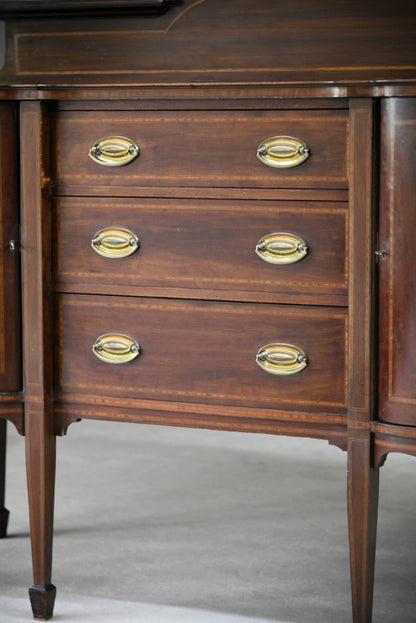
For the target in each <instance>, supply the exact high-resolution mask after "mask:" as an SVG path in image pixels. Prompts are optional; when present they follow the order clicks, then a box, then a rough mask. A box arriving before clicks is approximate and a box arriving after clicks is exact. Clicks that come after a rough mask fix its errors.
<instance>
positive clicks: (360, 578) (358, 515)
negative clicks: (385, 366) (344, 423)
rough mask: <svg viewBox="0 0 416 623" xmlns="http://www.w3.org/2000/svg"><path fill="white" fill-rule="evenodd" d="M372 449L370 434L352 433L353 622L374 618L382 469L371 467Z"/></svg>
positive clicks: (349, 472)
mask: <svg viewBox="0 0 416 623" xmlns="http://www.w3.org/2000/svg"><path fill="white" fill-rule="evenodd" d="M359 433H362V431H359ZM370 449H371V448H370V442H369V435H368V434H365V433H364V434H361V435H359V434H358V435H357V437H355V438H352V439H351V437H350V447H349V457H348V459H349V466H348V523H349V537H350V562H351V587H352V609H353V623H371V622H372V609H373V586H374V566H375V554H376V537H377V514H378V512H377V511H378V494H379V470H378V469H376V468H373V467H371V453H370Z"/></svg>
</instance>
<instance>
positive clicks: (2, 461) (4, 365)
mask: <svg viewBox="0 0 416 623" xmlns="http://www.w3.org/2000/svg"><path fill="white" fill-rule="evenodd" d="M17 140H18V132H17V107H16V105H15V104H14V103H11V102H10V103H9V102H0V240H1V249H0V392H1V393H2V394H3V400H0V538H3V537H5V536H6V532H7V522H8V517H9V511H8V510H7V508H6V507H5V473H6V432H7V427H6V419H9V418H10V416H11V414H10V405H11V401H14V400H16V401H19V400H21V396H20V395H18V392H19V391H20V390H21V386H22V385H21V374H22V372H21V354H20V349H21V329H20V326H21V322H20V280H19V272H20V258H19V210H18V205H19V203H18V185H19V183H18V169H17ZM13 406H17V405H13ZM11 417H12V419H13V416H11ZM3 418H6V419H3Z"/></svg>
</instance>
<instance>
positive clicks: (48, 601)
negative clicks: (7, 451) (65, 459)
mask: <svg viewBox="0 0 416 623" xmlns="http://www.w3.org/2000/svg"><path fill="white" fill-rule="evenodd" d="M42 411H43V409H42V408H41V405H33V404H32V405H31V409H30V412H29V413H27V417H26V469H27V485H28V497H29V514H30V533H31V542H32V564H33V580H34V585H33V586H32V588H30V589H29V596H30V602H31V605H32V611H33V616H34V618H35V619H38V620H41V621H46V620H47V619H50V618H51V617H52V614H53V607H54V603H55V594H56V588H55V586H53V584H52V582H51V574H52V540H53V513H54V494H55V458H56V443H55V435H54V432H53V430H52V426H51V425H50V422H51V418H48V417H45V415H44V413H43V412H42ZM48 422H49V424H48Z"/></svg>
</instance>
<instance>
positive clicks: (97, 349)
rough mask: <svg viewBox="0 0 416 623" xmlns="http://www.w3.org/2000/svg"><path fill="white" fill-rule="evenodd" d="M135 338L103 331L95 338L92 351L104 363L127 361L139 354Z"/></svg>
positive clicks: (138, 346)
mask: <svg viewBox="0 0 416 623" xmlns="http://www.w3.org/2000/svg"><path fill="white" fill-rule="evenodd" d="M140 351H141V349H140V345H139V343H138V342H136V340H135V339H133V338H132V337H129V336H128V335H123V334H121V333H105V334H104V335H100V337H97V339H96V340H95V342H94V344H93V346H92V352H93V353H94V355H96V356H97V357H98V359H100V360H101V361H104V362H105V363H114V364H120V363H128V362H129V361H133V359H136V357H138V356H139V355H140Z"/></svg>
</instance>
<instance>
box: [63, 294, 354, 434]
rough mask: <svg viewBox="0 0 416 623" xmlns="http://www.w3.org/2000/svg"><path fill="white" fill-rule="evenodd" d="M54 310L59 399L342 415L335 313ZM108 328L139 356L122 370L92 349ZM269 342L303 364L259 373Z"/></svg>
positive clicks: (71, 304) (167, 304)
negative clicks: (284, 346)
mask: <svg viewBox="0 0 416 623" xmlns="http://www.w3.org/2000/svg"><path fill="white" fill-rule="evenodd" d="M57 306H58V309H57V314H56V322H57V336H56V339H55V343H56V344H57V345H58V344H59V351H58V353H57V355H56V361H57V363H58V370H57V377H56V390H57V391H58V394H61V393H62V394H63V396H64V397H65V395H68V394H69V395H71V394H72V395H76V396H78V397H82V396H84V395H86V397H91V396H103V398H105V399H106V402H107V403H111V402H112V403H113V404H114V406H115V407H117V405H118V400H119V399H121V400H122V401H129V403H130V405H131V406H132V407H134V406H135V405H136V404H137V402H136V401H140V400H142V401H143V400H146V401H148V407H149V408H151V402H152V400H155V399H156V400H161V399H163V400H166V401H169V402H171V401H176V402H186V403H195V404H198V403H203V404H204V405H209V404H214V405H215V404H217V405H222V407H223V411H224V412H227V409H226V408H225V407H226V405H230V406H232V407H240V409H234V410H233V413H237V414H239V411H241V413H240V415H241V416H242V417H243V416H244V415H245V414H247V412H248V410H249V409H256V410H257V411H258V412H259V416H258V417H260V418H262V419H273V416H274V414H276V415H277V416H278V413H279V411H280V410H283V411H288V410H290V411H292V410H293V411H295V412H299V413H301V412H304V413H305V415H306V414H310V415H311V416H312V414H314V413H317V414H328V415H331V414H332V415H345V412H346V398H347V387H346V374H345V366H346V364H345V342H346V335H347V333H346V328H347V327H346V313H345V310H343V309H341V310H338V309H327V308H313V307H311V308H308V307H302V308H299V307H296V306H293V307H292V306H282V307H280V306H270V305H259V304H253V305H251V304H244V305H242V304H239V303H237V304H235V303H225V302H221V303H216V302H205V301H204V302H201V301H176V300H169V299H154V300H153V299H137V298H133V299H131V298H130V299H129V298H123V297H102V296H101V297H91V296H80V295H69V294H68V295H63V296H62V297H60V298H58V302H57ZM108 332H116V333H119V334H124V335H128V336H131V337H133V338H134V339H136V340H137V342H138V343H139V344H140V346H141V349H142V353H141V354H140V355H139V357H137V358H136V359H135V360H134V361H133V362H130V363H127V364H120V365H114V364H108V363H103V362H102V361H99V360H98V359H97V357H96V356H95V355H94V354H93V352H92V346H93V344H94V342H95V341H96V339H97V338H98V337H99V336H100V335H103V334H106V333H108ZM273 342H283V343H289V344H295V345H296V346H300V347H301V348H302V349H303V350H304V351H305V352H306V354H307V356H308V359H309V361H310V363H309V364H308V366H307V367H306V368H305V369H304V370H302V371H301V372H299V373H297V374H293V375H290V376H288V377H287V376H285V377H278V376H275V375H273V374H268V373H267V372H265V371H263V370H261V369H260V367H259V366H258V365H257V364H256V354H257V352H258V350H259V349H260V348H261V347H262V346H264V345H266V344H269V343H273ZM138 404H140V402H138ZM114 413H115V418H116V419H118V418H117V415H116V413H117V412H116V411H115V412H114ZM213 423H214V424H215V420H214V419H213Z"/></svg>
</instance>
